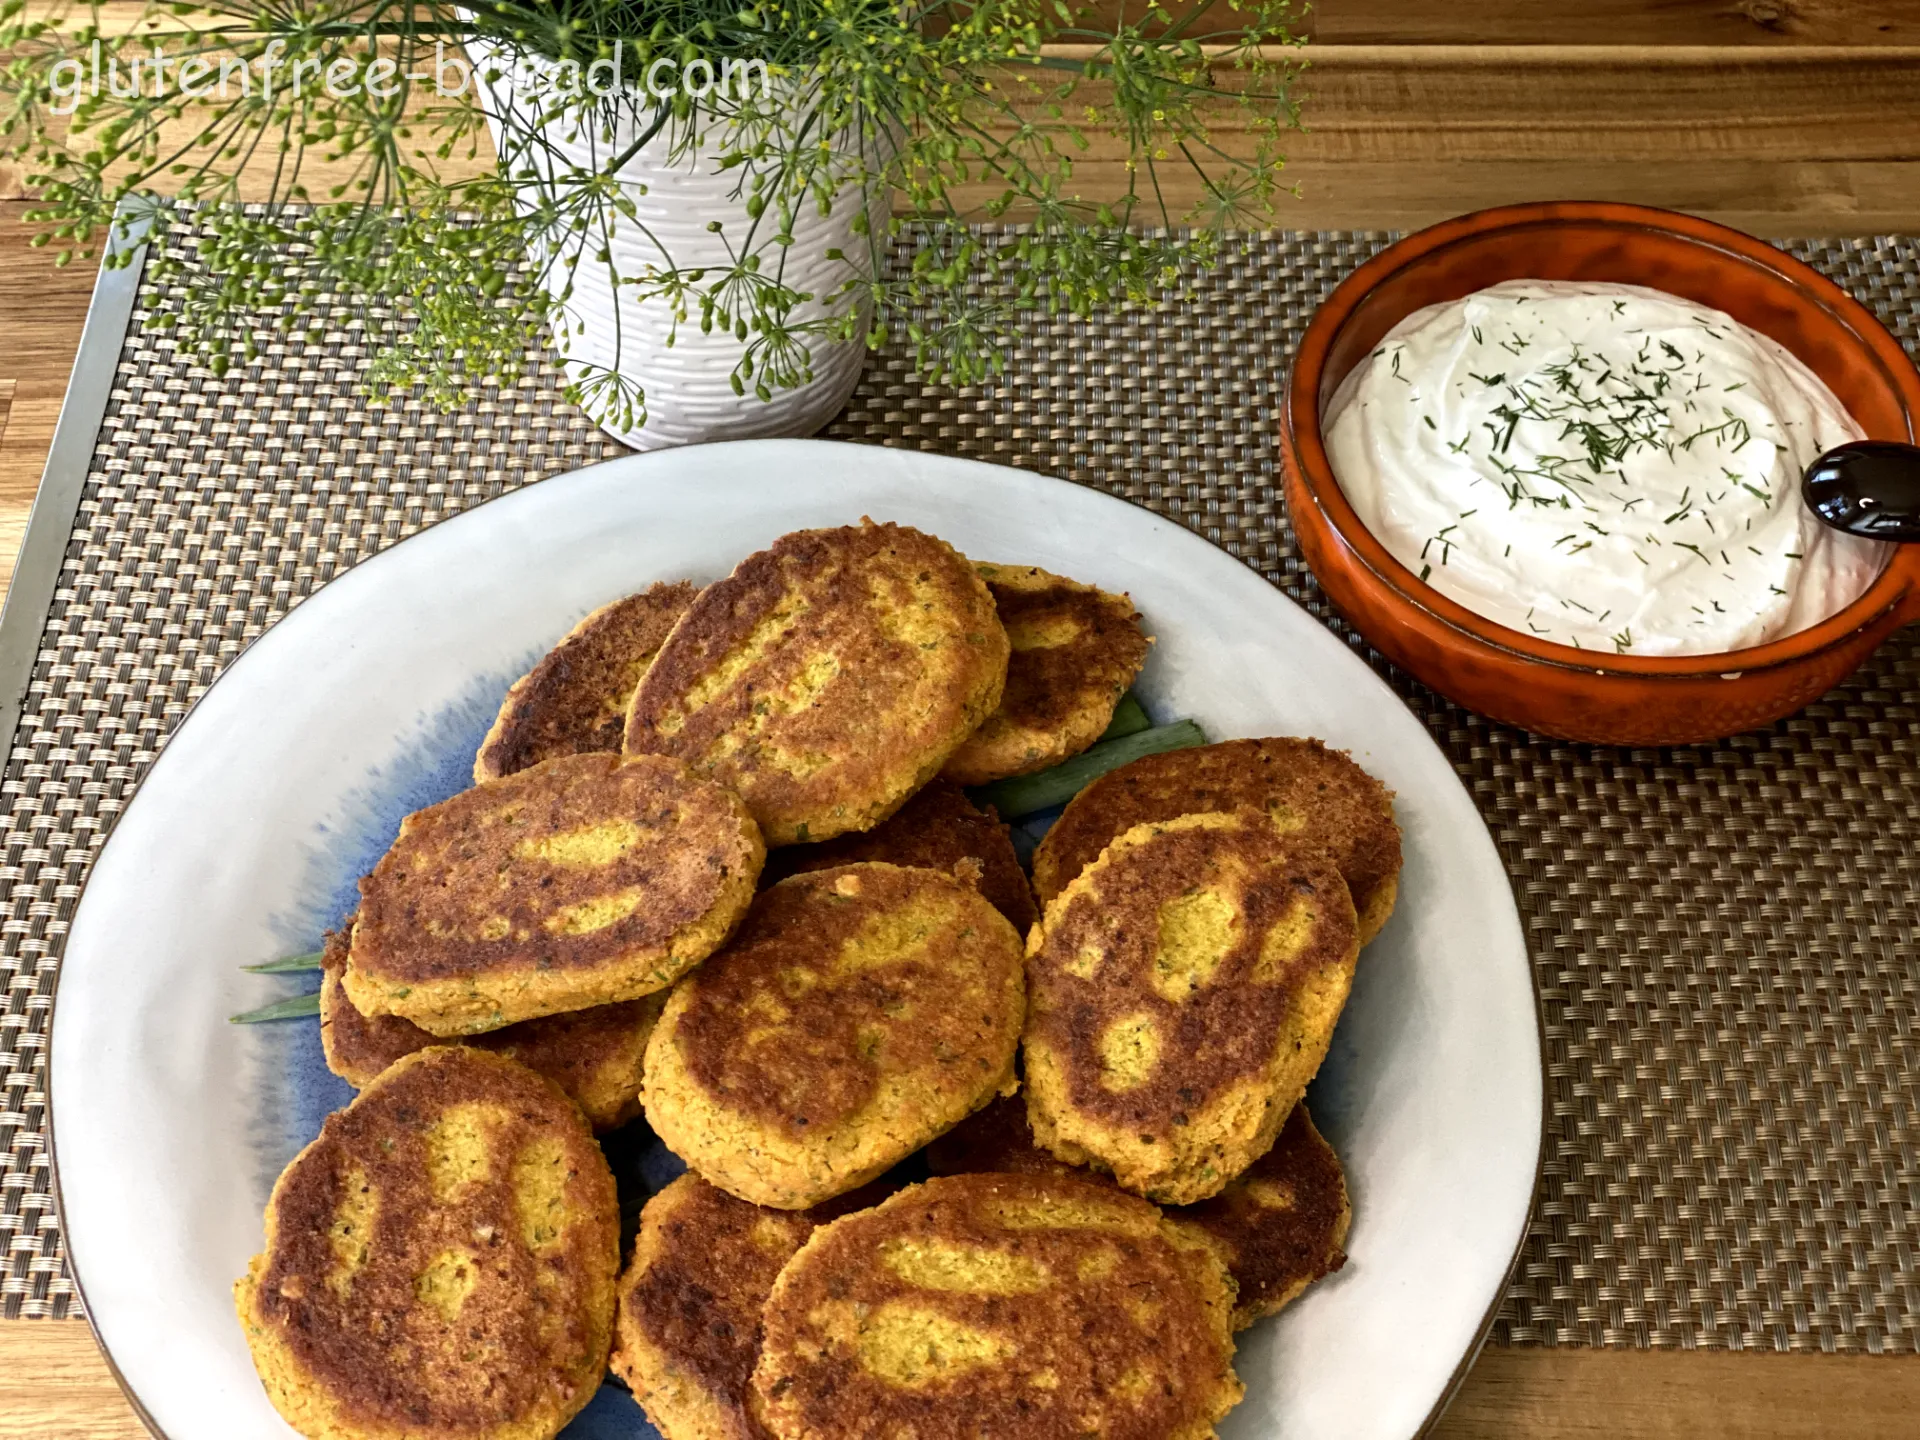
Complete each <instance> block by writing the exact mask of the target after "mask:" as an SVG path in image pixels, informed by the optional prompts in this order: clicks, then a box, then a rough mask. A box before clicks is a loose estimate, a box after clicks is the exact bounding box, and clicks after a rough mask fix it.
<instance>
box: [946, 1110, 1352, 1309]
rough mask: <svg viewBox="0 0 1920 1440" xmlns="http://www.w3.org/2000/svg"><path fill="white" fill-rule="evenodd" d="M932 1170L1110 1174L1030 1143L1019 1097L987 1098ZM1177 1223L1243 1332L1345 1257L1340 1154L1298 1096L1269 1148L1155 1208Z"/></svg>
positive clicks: (1091, 1179)
mask: <svg viewBox="0 0 1920 1440" xmlns="http://www.w3.org/2000/svg"><path fill="white" fill-rule="evenodd" d="M926 1154H927V1168H928V1169H929V1170H930V1171H932V1173H933V1174H935V1175H971V1174H978V1173H981V1172H985V1171H995V1170H997V1171H1002V1172H1006V1173H1009V1174H1018V1175H1073V1176H1076V1177H1078V1178H1079V1179H1081V1180H1084V1181H1086V1182H1087V1183H1089V1184H1098V1185H1112V1184H1113V1181H1112V1179H1111V1177H1109V1176H1105V1175H1102V1174H1100V1173H1099V1172H1098V1171H1093V1170H1085V1169H1082V1168H1080V1167H1079V1166H1074V1165H1069V1164H1067V1163H1066V1161H1064V1160H1062V1159H1060V1158H1059V1157H1058V1156H1057V1155H1054V1154H1052V1153H1051V1152H1049V1151H1046V1150H1043V1149H1041V1148H1040V1147H1039V1146H1038V1145H1036V1144H1035V1143H1034V1139H1033V1129H1032V1127H1031V1126H1029V1125H1028V1124H1027V1103H1026V1098H1025V1097H1024V1096H1019V1095H1016V1096H1013V1097H1011V1098H1009V1099H1005V1100H996V1101H994V1102H993V1103H992V1104H991V1105H988V1106H987V1107H986V1108H985V1109H982V1110H979V1111H976V1112H975V1113H974V1114H972V1115H969V1116H968V1117H967V1118H966V1119H965V1120H962V1121H961V1122H960V1123H959V1124H958V1125H956V1126H954V1128H953V1129H951V1130H949V1131H948V1132H947V1133H946V1134H944V1135H942V1136H941V1137H940V1138H939V1139H938V1140H936V1141H934V1142H933V1143H932V1144H931V1145H929V1146H928V1147H927V1152H926ZM1164 1213H1165V1215H1166V1217H1167V1219H1169V1220H1171V1221H1173V1222H1174V1223H1175V1224H1176V1225H1188V1226H1192V1227H1194V1228H1195V1229H1197V1230H1199V1231H1200V1232H1202V1233H1204V1234H1205V1235H1207V1236H1208V1237H1209V1238H1210V1239H1211V1240H1212V1241H1213V1242H1214V1243H1215V1245H1216V1247H1217V1249H1218V1250H1219V1253H1220V1257H1221V1259H1223V1260H1224V1261H1226V1263H1227V1270H1228V1272H1229V1273H1230V1274H1231V1275H1232V1276H1233V1280H1234V1285H1235V1287H1236V1290H1237V1298H1236V1300H1235V1303H1234V1307H1233V1328H1234V1329H1236V1330H1244V1329H1246V1327H1247V1326H1249V1325H1251V1324H1253V1323H1254V1322H1255V1321H1256V1320H1259V1319H1262V1318H1264V1317H1265V1316H1268V1315H1272V1314H1274V1313H1275V1312H1276V1311H1278V1310H1280V1309H1282V1308H1283V1307H1285V1306H1286V1305H1287V1304H1288V1303H1289V1302H1291V1301H1292V1300H1294V1299H1296V1298H1297V1297H1298V1296H1299V1295H1300V1293H1301V1292H1302V1291H1304V1290H1305V1289H1306V1288H1307V1286H1309V1285H1311V1284H1312V1283H1313V1282H1314V1281H1315V1280H1318V1279H1320V1278H1322V1277H1323V1276H1326V1275H1331V1274H1332V1273H1333V1272H1334V1271H1336V1270H1338V1269H1340V1267H1341V1266H1343V1265H1345V1264H1346V1263H1347V1256H1346V1251H1345V1250H1343V1249H1342V1248H1341V1247H1342V1246H1344V1245H1345V1244H1346V1243H1347V1230H1348V1227H1349V1225H1350V1223H1351V1221H1352V1218H1353V1211H1352V1209H1351V1208H1350V1206H1349V1204H1348V1200H1347V1181H1346V1174H1345V1172H1344V1171H1343V1170H1342V1169H1341V1166H1340V1157H1339V1156H1337V1155H1335V1154H1334V1152H1333V1147H1332V1146H1331V1145H1329V1144H1327V1142H1326V1140H1325V1139H1323V1138H1322V1137H1321V1134H1320V1132H1319V1131H1318V1130H1317V1129H1315V1128H1314V1124H1313V1120H1312V1117H1310V1116H1309V1115H1308V1114H1307V1107H1306V1104H1305V1103H1304V1102H1302V1103H1301V1104H1299V1105H1296V1106H1294V1107H1293V1113H1292V1114H1290V1115H1289V1116H1287V1123H1286V1124H1285V1125H1283V1126H1281V1127H1280V1135H1279V1138H1278V1139H1276V1140H1275V1141H1274V1142H1273V1148H1272V1149H1271V1150H1269V1151H1267V1153H1266V1154H1265V1155H1262V1156H1261V1157H1260V1158H1259V1159H1258V1160H1256V1161H1254V1162H1253V1164H1251V1165H1250V1166H1248V1167H1247V1169H1246V1170H1245V1171H1244V1172H1243V1173H1242V1174H1241V1175H1240V1176H1239V1177H1238V1178H1237V1179H1235V1180H1233V1181H1231V1182H1230V1183H1229V1184H1228V1185H1227V1188H1226V1189H1224V1190H1222V1191H1221V1192H1220V1193H1219V1194H1218V1195H1216V1196H1214V1197H1213V1198H1212V1199H1211V1200H1202V1201H1200V1202H1199V1203H1198V1204H1197V1205H1171V1206H1168V1207H1166V1209H1165V1211H1164Z"/></svg>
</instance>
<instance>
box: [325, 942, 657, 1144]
mask: <svg viewBox="0 0 1920 1440" xmlns="http://www.w3.org/2000/svg"><path fill="white" fill-rule="evenodd" d="M346 967H347V931H346V930H345V929H341V930H336V931H332V932H330V933H329V934H328V935H327V941H326V949H325V951H324V953H323V955H322V957H321V977H320V1047H321V1050H322V1051H323V1052H324V1053H325V1055H326V1059H327V1068H328V1069H329V1070H331V1071H332V1072H333V1073H334V1074H336V1075H338V1076H339V1077H340V1078H341V1079H342V1080H344V1081H346V1082H347V1083H348V1084H349V1085H351V1086H353V1087H354V1089H356V1090H364V1089H365V1088H366V1087H367V1086H368V1085H371V1084H372V1083H373V1081H374V1079H375V1078H376V1077H377V1076H378V1075H379V1074H380V1072H381V1071H383V1070H385V1069H386V1068H387V1067H388V1066H389V1065H391V1064H393V1062H394V1061H396V1060H398V1059H400V1058H401V1057H402V1056H403V1055H411V1054H412V1053H413V1052H414V1051H416V1050H424V1049H426V1048H427V1047H428V1046H429V1045H444V1044H445V1043H447V1042H445V1041H444V1040H440V1039H437V1038H436V1037H434V1036H433V1035H431V1034H429V1033H428V1032H427V1031H425V1030H422V1029H421V1028H420V1027H419V1026H418V1025H415V1024H414V1023H413V1022H412V1021H411V1020H402V1019H401V1018H400V1017H399V1016H398V1015H374V1016H366V1015H362V1014H361V1013H360V1012H359V1011H358V1010H356V1009H354V1008H353V1002H352V1001H351V1000H349V999H348V998H347V992H346V988H345V987H344V986H343V985H342V984H341V983H340V977H341V975H342V974H343V973H344V972H345V970H346ZM666 1003H667V997H666V994H665V992H664V991H662V992H659V993H656V994H653V995H643V996H642V997H641V998H640V999H638V1000H627V1001H623V1002H622V1003H620V1004H618V1005H595V1006H592V1007H591V1008H589V1009H586V1010H573V1011H569V1012H568V1013H566V1014H564V1015H548V1016H544V1017H543V1018H541V1019H539V1020H522V1021H521V1022H520V1023H519V1024H517V1025H508V1026H506V1027H505V1028H504V1029H500V1030H492V1031H489V1032H488V1033H486V1034H484V1035H473V1036H469V1037H467V1038H466V1039H465V1040H463V1041H461V1042H460V1043H462V1044H467V1045H477V1046H479V1047H480V1048H482V1049H484V1050H491V1051H493V1052H494V1053H495V1054H496V1055H505V1056H506V1057H507V1058H508V1059H509V1060H518V1061H519V1062H520V1063H521V1064H522V1065H525V1066H526V1067H527V1068H528V1069H530V1070H534V1071H537V1072H538V1073H540V1074H542V1075H544V1076H546V1077H547V1078H548V1079H549V1080H551V1081H553V1082H554V1084H556V1085H558V1086H559V1087H560V1088H561V1089H562V1090H564V1091H566V1092H567V1094H568V1096H569V1097H570V1098H571V1099H572V1100H573V1102H574V1103H575V1104H576V1105H578V1106H579V1107H580V1109H581V1111H582V1112H583V1113H584V1114H585V1115H586V1117H587V1122H588V1123H589V1124H590V1125H592V1126H593V1128H594V1130H595V1132H596V1133H599V1132H604V1131H608V1130H617V1129H618V1128H619V1127H620V1126H622V1125H624V1124H626V1123H627V1122H628V1121H629V1120H632V1119H634V1118H635V1117H637V1116H638V1115H639V1114H640V1082H641V1075H642V1067H643V1065H644V1063H645V1061H646V1054H647V1040H648V1037H650V1036H651V1035H652V1034H653V1027H654V1024H655V1022H656V1021H658V1020H659V1018H660V1009H661V1007H662V1006H663V1005H665V1004H666Z"/></svg>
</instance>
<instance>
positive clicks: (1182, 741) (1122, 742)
mask: <svg viewBox="0 0 1920 1440" xmlns="http://www.w3.org/2000/svg"><path fill="white" fill-rule="evenodd" d="M1206 743H1207V737H1206V733H1205V732H1204V731H1202V730H1201V728H1200V727H1199V725H1197V724H1195V723H1194V722H1193V721H1191V720H1176V721H1174V722H1173V724H1171V725H1156V726H1154V727H1153V728H1152V729H1150V730H1140V731H1137V732H1135V733H1134V734H1132V735H1123V736H1121V737H1120V738H1119V739H1117V740H1102V741H1100V742H1099V743H1098V744H1095V745H1093V746H1091V747H1090V748H1088V749H1086V750H1083V751H1082V752H1081V753H1080V754H1078V755H1075V756H1074V757H1073V758H1072V759H1070V760H1063V761H1061V762H1060V763H1059V764H1058V765H1055V766H1053V767H1051V768H1050V769H1046V770H1042V771H1040V772H1039V773H1038V774H1035V775H1015V776H1013V777H1011V778H1010V779H1006V780H996V781H994V782H993V783H992V784H991V785H982V786H980V787H979V788H978V789H977V790H974V791H972V792H971V793H972V795H973V798H974V802H975V803H976V804H980V805H991V806H993V808H994V809H995V810H997V811H999V812H1000V814H1001V815H1002V816H1004V817H1006V818H1007V819H1009V820H1017V819H1018V818H1019V817H1020V816H1022V815H1031V814H1033V812H1034V811H1036V810H1045V809H1046V808H1047V807H1048V806H1050V805H1060V804H1064V803H1065V802H1066V801H1068V800H1071V799H1072V798H1073V797H1074V796H1076V795H1078V794H1079V793H1080V792H1081V791H1082V790H1084V789H1086V788H1087V786H1089V785H1091V784H1092V783H1093V782H1094V781H1095V780H1098V779H1099V778H1100V777H1101V776H1102V775H1105V774H1106V773H1107V772H1108V771H1110V770H1118V769H1119V768H1120V767H1121V766H1122V765H1128V764H1131V763H1132V762H1133V761H1135V760H1138V759H1140V758H1141V757H1142V756H1146V755H1160V754H1164V753H1165V752H1166V751H1168V750H1191V749H1192V748H1194V747H1195V746H1196V745H1204V744H1206Z"/></svg>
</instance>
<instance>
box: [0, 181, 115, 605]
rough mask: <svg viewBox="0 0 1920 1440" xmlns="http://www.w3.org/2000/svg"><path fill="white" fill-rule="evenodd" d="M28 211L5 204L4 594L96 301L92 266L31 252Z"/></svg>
mask: <svg viewBox="0 0 1920 1440" xmlns="http://www.w3.org/2000/svg"><path fill="white" fill-rule="evenodd" d="M26 208H27V207H26V206H25V205H23V204H20V203H19V202H17V201H14V202H4V203H0V335H4V336H5V337H6V344H5V346H4V347H0V384H4V383H10V384H11V385H12V387H13V388H12V391H11V395H10V399H9V404H8V406H7V414H6V425H5V432H4V433H3V434H0V590H4V588H5V585H6V584H7V582H9V581H11V580H12V578H13V565H14V560H15V558H16V557H17V556H18V555H19V553H20V542H21V541H22V539H24V538H25V536H26V530H27V513H28V511H30V510H31V509H32V508H33V494H34V491H35V490H36V489H38V488H39V485H40V472H41V471H42V469H44V468H45V466H46V463H47V449H48V447H49V446H51V445H52V444H53V427H54V422H55V421H56V420H58V419H59V418H60V402H61V400H62V399H64V398H65V396H66V393H67V376H68V375H69V373H71V371H72V369H73V356H74V352H75V351H76V350H78V349H79V346H80V330H81V327H82V326H83V325H84V324H85V323H86V318H87V301H88V300H89V299H90V298H91V296H92V294H93V267H92V266H90V265H83V264H82V265H70V266H67V267H65V268H64V269H56V268H55V267H54V265H53V263H52V256H51V255H50V254H49V253H48V252H47V251H45V250H35V249H31V248H30V247H29V245H28V240H29V237H30V234H31V232H30V231H29V230H28V229H27V227H26V226H24V225H22V224H21V223H20V216H21V214H22V212H24V211H25V210H26Z"/></svg>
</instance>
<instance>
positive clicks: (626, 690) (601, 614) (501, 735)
mask: <svg viewBox="0 0 1920 1440" xmlns="http://www.w3.org/2000/svg"><path fill="white" fill-rule="evenodd" d="M695 593H696V590H695V587H694V586H692V585H689V584H688V583H687V582H686V581H684V580H680V581H676V582H674V583H673V584H671V585H669V584H665V583H662V584H659V585H655V586H653V587H652V588H651V589H649V590H645V591H643V592H642V593H640V594H638V595H629V596H627V598H626V599H624V600H616V601H614V602H613V603H612V604H611V605H602V606H601V607H600V608H599V609H598V610H595V611H594V612H593V613H592V614H591V615H589V616H587V618H586V619H584V620H582V621H581V622H580V623H579V624H578V625H576V626H574V627H573V629H572V630H570V631H568V632H567V636H566V638H565V639H564V640H562V641H561V642H560V643H559V644H558V645H556V646H554V647H553V649H551V650H549V651H548V652H547V654H546V656H545V657H544V658H543V659H542V660H541V661H540V663H539V664H538V665H536V666H534V667H533V669H531V670H529V671H528V672H527V673H526V674H525V675H523V676H521V677H520V678H519V679H518V680H516V681H514V682H513V688H512V689H511V690H509V691H507V698H506V699H505V700H504V701H502V702H501V704H500V714H499V715H498V716H497V717H496V718H495V719H494V722H493V728H492V729H491V730H489V731H488V732H487V738H486V739H485V740H484V741H482V742H481V745H480V753H479V754H477V755H476V756H474V759H473V783H474V784H476V785H478V784H480V783H481V782H483V781H486V780H498V779H499V778H500V777H501V776H503V775H513V774H517V773H518V772H519V771H522V770H525V769H526V768H527V767H528V766H530V765H538V764H539V763H540V762H541V761H542V760H551V759H552V758H553V757H554V756H556V755H578V754H584V753H586V752H589V751H594V750H607V751H612V752H615V753H618V751H619V749H620V737H621V735H622V734H623V733H624V732H625V730H626V727H627V707H628V706H629V705H631V704H632V703H633V692H634V691H635V690H636V689H638V688H639V686H640V677H641V676H642V675H644V674H646V673H647V667H648V666H649V665H651V664H652V663H653V657H654V655H655V654H656V653H657V652H658V651H659V649H660V646H661V644H662V642H664V641H665V640H666V638H667V632H668V631H670V630H672V629H673V624H674V621H676V620H678V619H679V618H680V615H681V612H683V611H684V610H685V609H686V608H687V606H688V605H690V604H692V603H693V597H694V595H695Z"/></svg>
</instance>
